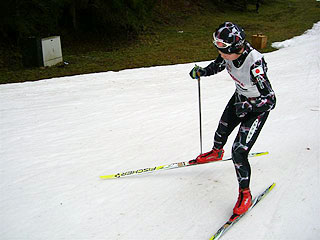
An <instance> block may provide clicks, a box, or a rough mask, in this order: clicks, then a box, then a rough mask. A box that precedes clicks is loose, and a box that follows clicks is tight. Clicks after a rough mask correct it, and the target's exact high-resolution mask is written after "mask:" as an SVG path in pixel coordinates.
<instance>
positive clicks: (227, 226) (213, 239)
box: [210, 183, 276, 240]
mask: <svg viewBox="0 0 320 240" xmlns="http://www.w3.org/2000/svg"><path fill="white" fill-rule="evenodd" d="M275 185H276V184H275V183H273V184H271V185H270V186H269V187H268V188H267V189H266V190H264V192H263V193H261V194H260V195H258V196H257V197H255V198H254V200H253V202H252V206H251V207H250V208H249V209H248V211H246V212H245V213H244V214H242V215H240V216H239V217H238V218H236V219H235V220H234V221H230V220H228V221H227V222H226V223H225V224H224V225H223V226H222V227H221V228H220V229H219V230H218V231H217V232H216V234H214V235H213V236H212V237H211V238H210V240H217V239H219V238H220V237H221V236H222V235H223V234H225V233H226V232H227V231H228V230H229V229H230V228H231V227H232V226H233V225H234V224H236V223H237V222H238V221H239V220H240V219H241V218H242V217H243V216H244V215H246V213H248V212H249V211H250V210H251V209H252V208H254V207H255V206H256V205H257V204H258V203H259V202H260V201H261V200H262V199H263V198H264V197H265V196H266V195H267V194H268V193H269V192H270V191H271V190H272V189H273V188H274V186H275Z"/></svg>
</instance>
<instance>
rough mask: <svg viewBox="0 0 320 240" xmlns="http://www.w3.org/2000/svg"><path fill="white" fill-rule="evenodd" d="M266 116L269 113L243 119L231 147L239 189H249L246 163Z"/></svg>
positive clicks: (252, 114) (247, 165)
mask: <svg viewBox="0 0 320 240" xmlns="http://www.w3.org/2000/svg"><path fill="white" fill-rule="evenodd" d="M268 115H269V112H263V113H250V114H248V115H247V116H246V117H245V118H244V119H243V121H242V123H241V125H240V128H239V132H238V135H237V137H236V139H235V141H234V144H233V146H232V159H233V163H234V166H235V169H236V173H237V178H238V182H239V188H240V189H245V188H249V185H250V176H251V168H250V164H249V161H248V154H249V152H250V150H251V148H252V146H253V144H254V143H255V142H256V140H257V138H258V136H259V134H260V131H261V129H262V127H263V125H264V123H265V121H266V120H267V118H268Z"/></svg>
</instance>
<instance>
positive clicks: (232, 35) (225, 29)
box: [190, 22, 276, 221]
mask: <svg viewBox="0 0 320 240" xmlns="http://www.w3.org/2000/svg"><path fill="white" fill-rule="evenodd" d="M213 44H214V46H215V47H216V48H217V50H218V52H219V55H218V57H217V59H216V60H215V61H213V62H212V63H210V64H209V65H208V66H207V67H205V68H201V67H199V66H197V65H196V66H195V67H194V68H193V69H192V70H191V72H190V76H191V77H192V78H193V79H198V78H199V77H201V76H210V75H214V74H217V73H218V72H221V71H223V70H224V69H227V71H228V73H229V74H230V76H231V78H232V79H233V80H234V82H235V85H236V90H235V93H234V94H233V95H232V97H231V99H230V100H229V102H228V104H227V106H226V108H225V110H224V112H223V114H222V116H221V119H220V122H219V125H218V128H217V130H216V132H215V135H214V143H213V148H212V150H211V151H209V152H207V153H204V154H200V155H199V156H198V157H197V158H196V159H195V161H190V164H192V163H198V164H199V163H206V162H210V161H219V160H221V159H222V157H223V154H224V150H223V147H224V145H225V144H226V142H227V139H228V136H229V135H230V134H231V132H232V131H233V130H234V129H235V128H236V127H237V126H238V125H239V124H240V127H239V131H238V134H237V136H236V139H235V141H234V143H233V146H232V160H233V163H234V166H235V170H236V174H237V179H238V183H239V197H238V201H237V203H236V205H235V207H234V208H233V215H232V216H231V218H230V221H234V220H235V219H236V218H237V217H238V216H239V215H241V214H243V213H245V212H246V211H247V210H248V209H249V207H250V206H251V205H252V196H251V192H250V188H249V184H250V175H251V168H250V164H249V162H248V153H249V151H250V150H251V148H252V146H253V144H254V143H255V141H256V140H257V137H258V135H259V133H260V131H261V129H262V127H263V125H264V123H265V121H266V120H267V118H268V115H269V111H271V110H272V109H273V108H274V107H275V104H276V97H275V94H274V91H273V89H272V87H271V84H270V82H269V80H268V77H267V64H266V62H265V60H264V57H263V55H262V54H261V53H259V52H258V51H257V50H255V49H253V48H252V46H251V45H250V43H248V42H247V41H246V39H245V32H244V30H243V29H242V28H241V27H240V26H238V25H236V24H233V23H231V22H225V23H223V24H221V25H220V26H219V27H218V28H217V29H216V31H215V32H214V33H213Z"/></svg>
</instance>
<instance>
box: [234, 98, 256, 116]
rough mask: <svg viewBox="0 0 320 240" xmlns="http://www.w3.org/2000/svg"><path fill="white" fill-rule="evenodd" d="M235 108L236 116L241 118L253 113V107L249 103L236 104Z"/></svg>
mask: <svg viewBox="0 0 320 240" xmlns="http://www.w3.org/2000/svg"><path fill="white" fill-rule="evenodd" d="M234 106H235V108H236V115H237V116H238V117H240V118H243V117H245V116H246V115H247V113H248V112H251V111H252V105H251V104H250V103H249V102H248V101H244V102H238V103H235V104H234Z"/></svg>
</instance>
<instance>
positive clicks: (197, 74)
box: [189, 65, 207, 79]
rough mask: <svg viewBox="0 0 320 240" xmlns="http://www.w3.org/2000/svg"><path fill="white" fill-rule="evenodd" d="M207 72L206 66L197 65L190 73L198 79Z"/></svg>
mask: <svg viewBox="0 0 320 240" xmlns="http://www.w3.org/2000/svg"><path fill="white" fill-rule="evenodd" d="M206 73H207V71H206V70H205V69H204V68H202V67H199V66H197V65H195V66H194V68H193V69H192V70H191V72H190V73H189V74H190V77H191V78H193V79H198V78H199V77H201V76H205V75H206Z"/></svg>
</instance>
